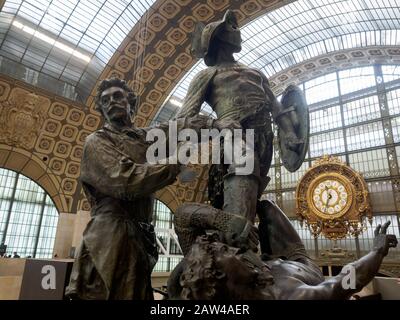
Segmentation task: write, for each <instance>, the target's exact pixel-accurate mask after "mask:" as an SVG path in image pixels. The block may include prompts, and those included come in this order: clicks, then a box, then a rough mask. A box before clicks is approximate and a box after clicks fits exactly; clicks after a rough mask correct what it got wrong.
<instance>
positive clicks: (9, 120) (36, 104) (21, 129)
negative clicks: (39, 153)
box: [0, 93, 46, 149]
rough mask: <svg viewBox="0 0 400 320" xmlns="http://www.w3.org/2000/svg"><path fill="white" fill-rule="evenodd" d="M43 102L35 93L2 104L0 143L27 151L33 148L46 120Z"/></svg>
mask: <svg viewBox="0 0 400 320" xmlns="http://www.w3.org/2000/svg"><path fill="white" fill-rule="evenodd" d="M41 100H42V99H41V98H40V97H39V96H37V95H35V94H33V93H26V94H24V95H23V96H19V97H15V98H14V99H10V100H8V101H4V102H1V107H2V108H1V110H2V112H1V114H0V142H3V143H6V144H8V145H12V146H15V147H22V148H26V149H30V148H32V147H33V145H34V143H35V141H36V139H37V137H38V134H39V130H40V128H41V127H42V125H43V122H44V120H45V114H46V111H45V108H44V106H43V102H44V101H41Z"/></svg>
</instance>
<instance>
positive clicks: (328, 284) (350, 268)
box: [292, 222, 397, 300]
mask: <svg viewBox="0 0 400 320" xmlns="http://www.w3.org/2000/svg"><path fill="white" fill-rule="evenodd" d="M389 223H390V222H387V223H385V224H384V225H383V226H382V227H381V226H380V225H379V226H378V227H377V228H376V230H375V239H374V247H373V249H372V251H371V252H370V253H368V254H367V255H365V256H364V257H362V258H361V259H359V260H357V261H355V262H352V263H350V264H348V265H346V266H345V267H343V269H342V271H341V273H340V274H338V275H337V276H335V277H333V278H331V279H328V280H326V281H324V282H322V283H321V284H319V285H318V286H306V285H304V286H300V287H299V288H298V289H297V290H296V291H295V292H293V294H292V297H293V299H295V298H299V299H329V300H332V299H348V298H350V296H351V295H352V294H354V293H356V292H358V291H360V290H361V289H362V288H363V287H365V286H366V285H367V284H368V283H369V282H370V281H371V280H372V279H373V278H374V277H375V276H376V274H377V273H378V270H379V267H380V266H381V264H382V260H383V258H384V257H385V256H386V255H387V254H388V251H389V248H393V247H396V245H397V239H396V237H395V236H394V235H387V234H386V230H387V227H388V226H389Z"/></svg>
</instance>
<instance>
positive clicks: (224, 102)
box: [178, 10, 308, 222]
mask: <svg viewBox="0 0 400 320" xmlns="http://www.w3.org/2000/svg"><path fill="white" fill-rule="evenodd" d="M240 50H241V36H240V30H239V26H238V22H237V20H236V17H235V14H234V13H233V11H230V10H228V11H227V12H226V13H225V16H224V18H223V19H222V20H221V21H217V22H213V23H210V24H208V25H207V26H205V27H204V26H201V25H198V26H197V27H196V30H195V33H194V37H193V43H192V51H193V53H194V55H195V56H196V57H197V58H204V62H205V64H206V65H207V66H208V68H207V69H205V70H203V71H201V72H199V73H198V74H197V75H196V76H195V78H194V79H193V81H192V83H191V84H190V87H189V90H188V93H187V96H186V98H185V100H184V103H183V107H182V109H181V111H180V113H179V115H178V118H179V117H191V116H194V115H196V114H198V113H199V111H200V108H201V106H202V104H203V103H204V102H207V103H208V104H209V105H210V106H211V107H212V109H213V110H214V112H215V113H216V115H217V119H219V120H229V121H235V122H236V124H237V126H236V128H241V129H244V130H246V129H253V130H254V138H255V141H254V170H253V171H252V174H250V175H238V174H235V172H236V169H237V168H238V167H240V164H238V163H235V162H233V163H232V164H230V165H223V164H221V165H213V166H212V167H211V168H210V173H209V184H208V191H209V200H210V201H211V204H212V205H213V206H214V207H216V208H219V209H223V210H224V211H227V212H230V213H233V214H239V215H242V216H245V217H246V218H247V219H248V220H249V221H251V222H254V219H255V214H256V205H257V200H258V198H259V197H260V196H261V194H262V192H263V191H264V189H265V187H266V186H267V184H268V181H269V178H268V177H267V173H268V170H269V167H270V164H271V160H272V154H273V152H272V142H273V132H272V128H271V114H272V118H273V120H274V122H275V124H276V125H277V126H278V128H279V140H280V142H281V143H280V148H281V151H284V153H285V155H284V157H283V158H284V159H283V162H284V164H286V162H290V164H289V167H290V168H289V170H290V171H295V170H297V169H298V168H299V167H300V165H301V163H302V161H303V159H304V155H305V152H306V150H307V139H308V114H304V110H303V109H305V108H304V103H303V101H301V99H296V97H298V96H301V94H299V93H298V90H297V89H296V88H294V87H293V86H291V87H289V88H288V89H287V92H285V94H284V98H283V99H282V101H283V104H281V103H279V102H278V101H277V99H276V98H275V96H274V94H273V93H272V91H271V89H270V87H269V83H268V80H267V78H266V77H265V76H264V74H263V73H262V72H260V71H259V70H256V69H253V68H250V67H247V66H245V65H243V64H241V63H239V62H237V61H235V59H234V57H233V53H235V52H239V51H240ZM296 103H297V105H298V106H297V105H296ZM305 112H307V111H306V110H305ZM221 153H222V152H221ZM286 154H288V156H287V155H286ZM286 158H287V159H286ZM221 163H222V162H221Z"/></svg>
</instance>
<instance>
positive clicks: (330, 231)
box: [296, 156, 372, 240]
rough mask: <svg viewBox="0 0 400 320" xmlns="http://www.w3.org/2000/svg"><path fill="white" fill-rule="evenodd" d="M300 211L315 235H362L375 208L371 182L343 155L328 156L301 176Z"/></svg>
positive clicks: (297, 208) (333, 236) (329, 236)
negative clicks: (351, 166)
mask: <svg viewBox="0 0 400 320" xmlns="http://www.w3.org/2000/svg"><path fill="white" fill-rule="evenodd" d="M296 212H297V214H298V215H299V216H300V219H301V220H305V221H306V223H307V224H308V226H309V227H310V231H311V233H312V234H313V235H314V236H318V235H319V234H320V233H322V234H324V235H325V237H327V238H329V239H333V240H336V239H341V238H344V237H345V236H346V235H347V234H351V235H354V236H356V235H358V234H359V233H361V232H362V231H363V229H364V228H365V217H368V219H369V220H370V221H371V219H372V212H371V207H370V201H369V194H368V189H367V185H366V183H365V181H364V179H363V178H362V176H361V175H360V174H358V173H357V172H355V171H354V170H353V169H352V168H350V167H349V166H347V165H346V164H345V163H343V162H341V161H340V159H339V158H337V157H332V156H324V157H322V158H321V159H319V160H317V161H316V162H315V164H314V165H313V167H311V168H310V169H309V170H308V171H307V172H306V173H305V174H304V176H303V177H302V178H301V180H300V182H299V184H298V186H297V190H296Z"/></svg>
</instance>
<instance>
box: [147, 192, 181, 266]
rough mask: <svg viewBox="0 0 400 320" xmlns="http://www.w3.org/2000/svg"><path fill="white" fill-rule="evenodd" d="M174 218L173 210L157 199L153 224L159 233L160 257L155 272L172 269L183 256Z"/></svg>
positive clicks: (157, 233)
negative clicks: (173, 221)
mask: <svg viewBox="0 0 400 320" xmlns="http://www.w3.org/2000/svg"><path fill="white" fill-rule="evenodd" d="M172 219H173V213H172V212H171V210H170V209H169V208H168V207H167V206H166V205H165V204H164V203H162V202H161V201H159V200H155V201H154V216H153V225H154V227H155V231H156V235H157V245H158V253H159V257H158V262H157V264H156V266H155V267H154V270H153V271H154V272H168V271H172V270H173V269H174V268H175V266H176V265H177V264H178V263H179V262H180V261H181V260H182V258H183V255H182V251H181V248H180V246H179V244H178V238H177V236H176V233H175V230H174V226H173V223H172Z"/></svg>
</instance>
